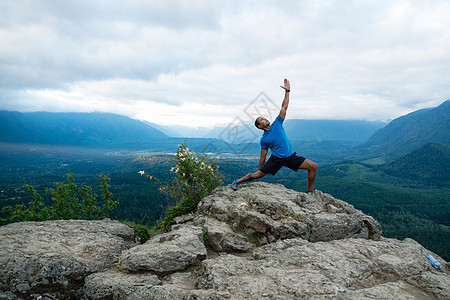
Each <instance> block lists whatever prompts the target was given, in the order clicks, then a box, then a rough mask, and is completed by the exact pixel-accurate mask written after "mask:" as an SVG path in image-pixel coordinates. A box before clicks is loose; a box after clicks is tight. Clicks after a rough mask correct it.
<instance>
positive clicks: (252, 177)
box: [236, 170, 266, 183]
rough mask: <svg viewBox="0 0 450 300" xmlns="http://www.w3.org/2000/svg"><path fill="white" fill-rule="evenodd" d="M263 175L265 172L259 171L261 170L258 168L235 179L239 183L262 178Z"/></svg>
mask: <svg viewBox="0 0 450 300" xmlns="http://www.w3.org/2000/svg"><path fill="white" fill-rule="evenodd" d="M264 176H266V174H264V173H263V172H261V170H258V171H256V172H255V173H248V174H247V175H245V176H244V177H242V178H240V179H238V180H236V181H237V182H239V183H242V182H245V181H250V180H256V179H260V178H263V177H264Z"/></svg>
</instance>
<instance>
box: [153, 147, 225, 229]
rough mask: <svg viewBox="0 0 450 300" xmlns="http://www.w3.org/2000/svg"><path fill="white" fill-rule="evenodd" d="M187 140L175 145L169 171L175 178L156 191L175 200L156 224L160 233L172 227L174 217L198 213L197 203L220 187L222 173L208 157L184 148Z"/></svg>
mask: <svg viewBox="0 0 450 300" xmlns="http://www.w3.org/2000/svg"><path fill="white" fill-rule="evenodd" d="M186 142H187V141H186V140H185V141H184V142H183V144H181V145H179V146H178V150H177V152H176V153H175V154H174V159H173V162H174V163H175V166H174V167H173V168H172V169H171V172H174V173H175V177H174V178H173V180H172V183H171V184H162V183H161V182H160V181H159V180H158V179H156V178H153V176H148V177H150V178H151V179H154V180H156V181H157V182H158V183H159V184H160V185H161V186H160V188H159V191H160V192H162V193H163V194H166V195H168V196H170V197H171V198H172V199H174V200H175V202H176V205H175V206H173V207H169V208H168V209H167V210H166V214H165V218H164V220H163V221H162V222H161V223H160V224H158V226H157V228H158V229H159V230H167V229H168V228H169V227H170V226H171V225H172V224H174V223H175V222H174V220H173V219H174V218H175V217H177V216H181V215H183V214H186V213H190V212H194V211H196V210H197V205H198V203H199V202H200V200H201V199H202V198H204V197H206V196H208V195H209V194H211V192H212V191H213V190H214V189H215V188H216V187H218V186H220V185H221V184H222V178H223V177H222V174H221V173H220V172H219V166H218V165H217V163H216V162H214V161H212V160H211V159H210V158H209V156H208V155H206V154H204V153H202V154H200V153H195V152H193V151H190V150H189V148H187V147H186Z"/></svg>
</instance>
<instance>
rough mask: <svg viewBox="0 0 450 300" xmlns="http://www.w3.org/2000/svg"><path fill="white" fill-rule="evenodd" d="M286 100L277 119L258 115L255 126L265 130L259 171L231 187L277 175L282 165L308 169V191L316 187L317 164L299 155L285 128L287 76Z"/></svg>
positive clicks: (286, 90)
mask: <svg viewBox="0 0 450 300" xmlns="http://www.w3.org/2000/svg"><path fill="white" fill-rule="evenodd" d="M281 87H282V88H283V89H284V90H285V94H284V100H283V103H282V104H281V110H280V113H279V115H278V116H277V118H276V119H275V121H274V122H273V123H272V124H270V122H269V121H268V120H267V119H266V118H264V117H258V118H257V119H256V121H255V126H256V127H257V128H259V129H261V130H263V131H264V133H263V135H262V137H261V141H260V144H261V156H260V158H259V167H258V171H256V172H255V173H248V174H247V175H245V176H244V177H242V178H240V179H237V180H235V181H233V183H232V184H231V188H232V189H233V190H235V191H236V190H237V189H238V185H239V184H240V183H242V182H245V181H250V180H258V179H260V178H262V177H264V176H266V175H267V174H272V175H275V174H276V173H277V172H278V170H280V169H281V167H288V168H290V169H292V170H294V171H297V170H299V169H304V170H308V189H307V193H311V192H312V191H313V188H314V180H315V179H316V174H317V164H316V163H314V162H312V161H310V160H309V159H306V158H304V157H302V156H297V155H296V152H294V150H292V146H291V143H290V142H289V139H288V137H287V135H286V132H285V131H284V128H283V122H284V119H285V118H286V110H287V108H288V106H289V92H290V89H291V84H290V83H289V81H288V80H287V79H286V78H285V79H284V86H281ZM269 148H270V150H272V155H271V156H270V158H269V159H268V160H267V162H266V155H267V152H268V151H269Z"/></svg>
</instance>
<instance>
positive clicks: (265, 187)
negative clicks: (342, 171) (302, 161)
mask: <svg viewBox="0 0 450 300" xmlns="http://www.w3.org/2000/svg"><path fill="white" fill-rule="evenodd" d="M198 212H199V214H201V215H202V216H204V217H206V218H215V219H217V220H219V221H221V222H224V223H227V224H228V225H229V226H230V227H231V229H232V230H233V231H234V232H237V233H240V234H242V235H244V236H246V237H248V238H249V239H250V240H251V241H252V242H253V243H254V244H257V245H264V244H267V243H269V242H273V241H275V240H278V239H287V238H294V237H301V238H303V239H306V240H309V241H312V242H317V241H331V240H335V239H345V238H364V239H369V238H370V239H374V240H377V239H379V238H380V237H381V226H380V224H379V223H378V222H377V221H376V220H375V219H373V218H372V217H370V216H367V215H365V214H364V213H362V212H361V211H360V210H357V209H355V208H354V207H353V206H352V205H350V204H348V203H346V202H344V201H342V200H338V199H335V198H333V197H332V196H331V195H329V194H324V193H322V192H320V191H315V192H314V193H313V194H305V193H300V192H296V191H293V190H290V189H287V188H285V187H284V186H283V185H281V184H269V183H264V182H256V183H251V184H245V185H241V186H239V189H238V190H237V191H233V190H232V189H230V188H229V187H221V188H218V189H216V190H215V191H214V193H213V194H212V195H210V196H208V197H205V198H204V199H202V201H201V202H200V203H199V205H198ZM199 223H203V224H205V223H206V224H208V223H210V222H205V221H203V222H200V221H199ZM206 229H207V228H206Z"/></svg>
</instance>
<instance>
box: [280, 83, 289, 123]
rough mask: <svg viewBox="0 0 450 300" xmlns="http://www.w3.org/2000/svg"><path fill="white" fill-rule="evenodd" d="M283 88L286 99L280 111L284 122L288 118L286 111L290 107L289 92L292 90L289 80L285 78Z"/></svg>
mask: <svg viewBox="0 0 450 300" xmlns="http://www.w3.org/2000/svg"><path fill="white" fill-rule="evenodd" d="M281 87H282V88H283V89H284V90H285V93H284V99H283V103H282V104H281V110H280V117H282V118H283V120H284V119H285V118H286V111H287V108H288V106H289V92H290V89H291V84H290V83H289V80H287V79H286V78H285V79H284V86H282V85H281Z"/></svg>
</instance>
